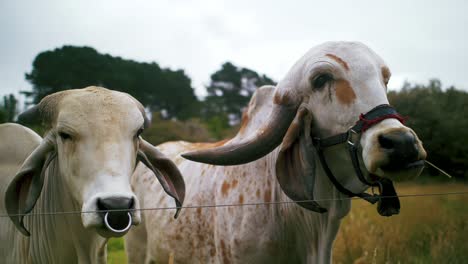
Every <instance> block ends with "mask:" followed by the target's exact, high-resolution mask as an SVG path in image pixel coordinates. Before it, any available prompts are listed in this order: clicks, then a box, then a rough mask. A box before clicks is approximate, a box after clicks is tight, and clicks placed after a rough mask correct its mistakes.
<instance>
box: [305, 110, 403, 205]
mask: <svg viewBox="0 0 468 264" xmlns="http://www.w3.org/2000/svg"><path fill="white" fill-rule="evenodd" d="M390 118H395V119H397V120H399V121H400V122H402V123H404V122H405V120H406V118H404V117H402V116H401V115H400V114H398V112H397V111H396V110H395V108H393V107H392V106H390V105H388V104H382V105H379V106H376V107H374V108H373V109H372V110H370V111H369V112H367V113H366V114H361V115H360V116H359V120H358V121H357V122H356V124H355V125H354V126H353V127H352V128H350V129H349V130H348V131H347V132H345V133H341V134H337V135H334V136H331V137H327V138H324V139H322V138H318V137H313V136H312V141H313V144H314V146H315V148H316V150H317V154H318V157H319V159H320V163H321V164H322V168H323V170H324V171H325V174H327V176H328V178H329V179H330V181H331V182H332V183H333V185H334V186H335V187H336V188H337V189H338V190H339V191H340V192H341V193H344V194H346V195H348V196H350V197H354V196H356V197H360V198H362V199H364V200H366V201H368V202H370V203H372V204H374V203H376V202H377V201H379V200H380V198H379V195H376V194H374V195H371V194H368V193H366V192H362V193H354V192H352V191H350V190H348V189H346V187H344V186H343V185H342V184H341V183H340V182H339V181H338V179H337V178H336V177H335V175H334V174H333V172H332V171H331V169H330V167H329V166H328V163H327V161H326V159H325V155H324V148H327V147H331V146H334V145H338V144H343V143H346V145H347V147H348V151H349V155H350V157H351V162H352V164H353V168H354V171H355V173H356V175H357V177H358V179H359V180H360V181H361V182H363V183H364V184H366V185H368V186H377V187H379V191H380V192H381V193H382V192H383V184H382V183H381V182H380V181H379V180H376V181H374V182H369V181H368V180H367V179H366V178H365V177H364V174H363V173H362V170H361V166H360V165H359V157H358V147H357V145H358V141H359V138H360V134H361V133H363V132H364V131H366V130H367V129H369V128H371V127H372V126H374V125H376V124H378V123H379V122H381V121H383V120H385V119H390ZM385 185H386V186H387V185H388V183H387V184H385ZM390 185H391V186H392V187H393V185H392V183H391V182H390Z"/></svg>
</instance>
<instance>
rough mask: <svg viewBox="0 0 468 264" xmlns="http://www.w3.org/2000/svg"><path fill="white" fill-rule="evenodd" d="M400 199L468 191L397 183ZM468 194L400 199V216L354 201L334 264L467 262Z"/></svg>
mask: <svg viewBox="0 0 468 264" xmlns="http://www.w3.org/2000/svg"><path fill="white" fill-rule="evenodd" d="M397 191H398V193H399V194H400V195H401V194H415V193H437V192H455V191H468V185H464V184H422V185H416V184H398V185H397ZM467 205H468V195H451V196H433V197H410V198H402V199H401V207H402V208H401V212H400V214H399V215H397V216H392V217H389V218H387V217H382V216H380V215H378V213H377V211H376V207H375V206H372V205H370V204H368V203H366V202H363V201H360V200H354V201H353V206H352V210H351V213H350V214H349V215H348V216H347V217H346V218H345V219H344V221H343V224H342V225H341V229H340V232H339V234H338V237H337V239H336V242H335V246H334V250H333V262H334V263H343V264H345V263H346V264H347V263H356V264H357V263H389V264H390V263H424V264H426V263H450V264H452V263H468V243H467V238H468V206H467ZM108 252H109V253H108V260H109V263H111V264H117V263H118V264H120V263H126V256H125V253H124V249H123V240H122V239H114V240H111V241H110V243H109V246H108Z"/></svg>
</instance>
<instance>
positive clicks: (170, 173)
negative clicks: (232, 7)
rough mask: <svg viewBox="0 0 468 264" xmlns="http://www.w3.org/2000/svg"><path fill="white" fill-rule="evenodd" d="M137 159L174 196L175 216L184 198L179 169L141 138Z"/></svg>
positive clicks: (183, 183)
mask: <svg viewBox="0 0 468 264" xmlns="http://www.w3.org/2000/svg"><path fill="white" fill-rule="evenodd" d="M138 159H139V161H141V162H143V164H145V165H146V167H148V168H149V169H150V170H152V171H153V173H154V175H155V176H156V178H157V179H158V181H159V183H160V184H161V185H162V187H163V189H164V191H165V192H166V193H167V194H169V196H171V197H172V198H174V200H175V203H176V206H177V212H176V214H175V216H174V218H177V216H178V215H179V213H180V209H181V206H182V204H183V202H184V198H185V182H184V178H183V177H182V174H181V173H180V171H179V169H178V168H177V166H176V165H175V164H174V163H173V162H172V161H171V160H170V159H169V158H167V157H166V156H165V155H164V154H163V153H162V152H161V151H159V150H158V149H157V148H156V147H154V146H153V145H151V144H150V143H148V142H147V141H145V140H143V139H142V138H140V149H139V150H138Z"/></svg>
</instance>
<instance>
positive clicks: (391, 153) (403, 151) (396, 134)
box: [378, 131, 424, 171]
mask: <svg viewBox="0 0 468 264" xmlns="http://www.w3.org/2000/svg"><path fill="white" fill-rule="evenodd" d="M378 142H379V145H380V148H381V151H383V152H384V153H385V154H386V156H387V159H386V160H387V162H386V164H383V165H382V166H381V168H382V170H384V171H399V170H406V169H411V168H414V167H419V166H423V165H424V161H423V160H422V159H420V154H419V147H418V145H417V143H416V138H415V136H414V135H413V133H410V132H409V131H406V132H405V131H393V132H390V133H385V134H381V135H379V136H378Z"/></svg>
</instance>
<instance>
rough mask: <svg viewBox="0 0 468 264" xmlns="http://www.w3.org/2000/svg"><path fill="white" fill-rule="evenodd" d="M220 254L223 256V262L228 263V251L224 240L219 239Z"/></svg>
mask: <svg viewBox="0 0 468 264" xmlns="http://www.w3.org/2000/svg"><path fill="white" fill-rule="evenodd" d="M220 244H221V256H222V257H223V264H229V263H230V261H229V257H228V252H227V250H226V245H225V244H224V240H222V239H221V242H220Z"/></svg>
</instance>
